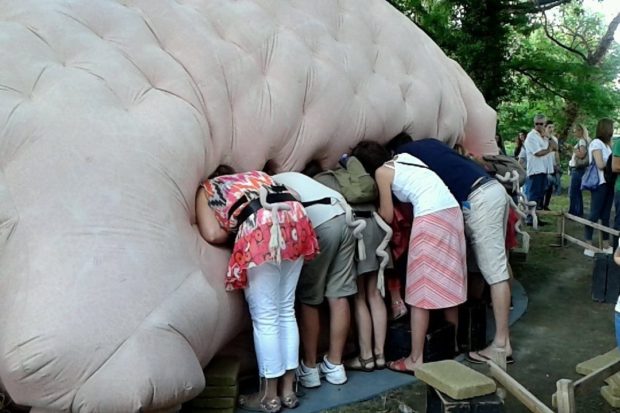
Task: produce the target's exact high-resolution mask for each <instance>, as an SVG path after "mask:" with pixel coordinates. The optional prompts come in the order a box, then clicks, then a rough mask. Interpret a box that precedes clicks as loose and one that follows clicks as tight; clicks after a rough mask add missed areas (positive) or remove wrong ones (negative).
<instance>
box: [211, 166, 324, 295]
mask: <svg viewBox="0 0 620 413" xmlns="http://www.w3.org/2000/svg"><path fill="white" fill-rule="evenodd" d="M272 185H275V183H274V181H273V180H272V179H271V177H270V176H269V175H267V174H266V173H264V172H260V171H251V172H242V173H238V174H233V175H222V176H218V177H215V178H212V179H209V180H206V181H204V182H203V183H202V186H203V188H204V189H205V191H206V193H207V201H208V204H209V207H211V209H212V210H213V211H214V212H215V217H216V219H217V221H218V223H219V224H220V226H221V227H222V228H224V229H225V230H227V231H229V232H230V230H231V228H235V227H236V226H237V217H238V215H239V214H240V213H241V211H243V209H244V208H245V206H246V205H247V204H248V203H249V201H248V202H245V203H243V204H241V205H239V206H238V207H236V209H235V211H233V214H232V216H231V217H230V219H229V217H228V215H229V211H230V209H231V207H232V206H233V205H235V204H236V203H237V201H239V199H241V198H242V197H243V196H244V195H245V196H246V197H247V198H249V199H250V200H252V199H256V198H258V196H259V190H260V188H261V187H263V186H267V187H269V186H272ZM286 204H287V205H289V206H290V209H289V210H279V211H278V212H277V213H278V219H279V221H280V230H281V234H282V241H283V242H282V246H281V249H280V255H281V259H282V260H290V261H293V260H296V259H298V258H299V257H303V258H304V259H306V260H310V259H312V258H314V257H315V256H316V254H318V251H319V244H318V241H317V238H316V234H315V233H314V229H313V228H312V224H311V222H310V220H309V219H308V217H307V216H306V212H305V210H304V208H303V206H302V205H301V204H300V203H299V202H294V201H289V202H286ZM272 224H273V221H272V218H271V212H270V211H268V210H265V209H260V210H258V211H257V212H256V213H255V214H252V215H251V216H250V217H249V218H248V219H246V220H245V221H244V222H243V223H242V224H241V225H240V226H239V230H238V233H237V236H236V238H235V245H234V247H233V251H232V255H231V257H230V261H229V262H228V271H227V273H226V290H228V291H231V290H236V289H240V288H245V287H246V285H247V283H248V279H247V270H248V268H252V267H255V266H258V265H261V264H263V263H265V262H275V261H276V257H275V256H274V254H273V252H272V251H271V250H270V248H269V241H270V237H271V226H272Z"/></svg>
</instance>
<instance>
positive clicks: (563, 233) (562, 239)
mask: <svg viewBox="0 0 620 413" xmlns="http://www.w3.org/2000/svg"><path fill="white" fill-rule="evenodd" d="M565 234H566V216H565V215H564V214H562V225H561V228H560V240H561V242H562V246H565V245H566V243H565V242H564V235H565Z"/></svg>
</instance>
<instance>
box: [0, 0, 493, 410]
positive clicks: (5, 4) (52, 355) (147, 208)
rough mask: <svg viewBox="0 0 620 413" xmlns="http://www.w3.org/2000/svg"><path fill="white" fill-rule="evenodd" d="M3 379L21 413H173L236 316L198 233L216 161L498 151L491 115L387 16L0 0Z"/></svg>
mask: <svg viewBox="0 0 620 413" xmlns="http://www.w3.org/2000/svg"><path fill="white" fill-rule="evenodd" d="M0 51H2V58H1V59H0V292H1V294H2V295H1V297H0V381H1V382H2V384H3V386H4V387H5V388H6V390H7V391H8V392H9V393H10V395H11V396H12V397H13V398H14V399H15V400H16V401H17V402H18V403H21V404H25V405H30V406H35V409H34V410H33V412H37V411H38V412H43V411H45V412H49V411H73V412H78V411H79V412H130V411H157V410H161V411H171V410H174V409H175V407H176V406H178V405H179V404H180V403H182V402H183V401H185V400H188V399H190V398H192V397H194V396H195V395H196V394H198V393H199V392H200V391H201V389H202V387H203V386H204V379H203V376H202V373H201V366H204V365H205V364H206V363H207V362H208V361H209V360H210V359H211V358H212V356H213V355H214V354H215V353H216V352H217V351H218V350H219V349H221V348H222V346H224V345H225V344H226V343H227V342H228V341H229V340H230V339H231V338H233V337H234V336H235V334H236V333H238V332H239V329H240V326H241V324H242V321H243V320H244V319H245V318H246V317H247V316H246V314H245V312H244V310H243V305H242V303H243V299H242V297H241V295H240V294H238V293H226V292H225V291H224V274H225V269H226V262H227V258H228V257H227V253H226V251H225V250H223V249H219V248H215V247H211V246H209V245H207V244H206V243H205V242H204V241H203V240H202V239H201V238H200V236H199V235H198V232H197V230H196V227H195V225H194V221H195V218H194V196H195V192H196V189H197V187H198V184H199V182H200V181H201V179H203V178H204V177H205V176H207V175H208V174H209V173H210V172H211V171H212V170H213V169H214V168H215V167H216V166H217V165H218V164H220V163H229V164H232V165H233V166H235V167H237V168H239V169H253V168H262V166H263V165H264V164H265V162H266V161H267V160H269V159H272V160H273V161H274V162H275V164H276V165H277V167H278V169H280V170H298V169H300V168H301V167H302V166H303V165H304V164H305V163H306V162H307V161H308V160H310V159H312V158H314V159H318V160H320V161H321V162H322V163H323V164H324V165H325V166H330V165H333V164H334V163H335V161H336V160H337V158H338V157H339V155H340V154H341V153H343V152H344V151H346V150H347V149H348V148H349V147H350V146H352V145H354V144H355V143H356V142H358V141H359V140H361V139H364V138H365V139H375V140H378V141H386V140H387V139H389V138H390V137H391V136H393V135H395V134H396V133H398V132H400V131H402V130H406V131H408V132H410V133H412V134H413V135H414V136H416V137H428V136H430V137H436V138H438V139H442V140H444V141H447V142H450V143H454V142H455V141H457V139H464V143H465V146H466V147H468V148H469V149H470V150H471V151H473V152H475V153H494V152H496V150H497V149H496V147H495V144H494V141H493V136H494V128H495V113H494V112H493V110H491V109H490V108H489V107H488V106H487V105H486V104H485V102H484V99H483V97H482V96H481V94H480V93H479V92H478V90H477V89H476V88H475V86H474V84H473V83H472V81H471V80H470V79H469V78H468V77H467V75H466V74H465V73H464V72H463V71H462V70H461V68H460V67H459V66H458V65H457V64H456V63H455V62H453V61H451V60H449V59H448V58H446V56H445V55H444V54H443V53H442V52H441V51H440V50H439V49H438V47H437V46H436V45H435V44H434V43H433V42H432V41H431V40H430V39H429V38H428V37H427V36H426V35H425V34H424V33H423V32H422V31H421V30H420V29H419V28H417V27H416V26H414V25H413V24H412V23H411V22H410V21H409V20H408V19H407V18H406V17H404V16H402V15H400V14H399V13H398V12H397V11H396V10H395V9H393V8H392V7H391V6H389V4H388V3H387V2H386V1H384V0H338V1H336V0H312V1H308V0H280V1H278V0H237V1H232V0H176V1H173V0H157V1H156V0H119V1H112V0H46V1H38V0H0Z"/></svg>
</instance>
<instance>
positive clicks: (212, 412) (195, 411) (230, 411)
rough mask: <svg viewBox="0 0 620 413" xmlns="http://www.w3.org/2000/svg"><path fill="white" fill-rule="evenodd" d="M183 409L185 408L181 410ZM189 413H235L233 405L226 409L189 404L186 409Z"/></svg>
mask: <svg viewBox="0 0 620 413" xmlns="http://www.w3.org/2000/svg"><path fill="white" fill-rule="evenodd" d="M183 411H185V409H184V410H183ZM188 412H189V413H235V408H234V407H229V408H226V409H211V408H209V407H195V406H191V407H189V410H188Z"/></svg>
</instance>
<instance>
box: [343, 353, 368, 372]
mask: <svg viewBox="0 0 620 413" xmlns="http://www.w3.org/2000/svg"><path fill="white" fill-rule="evenodd" d="M344 366H345V367H346V368H348V369H349V370H358V371H366V372H370V371H373V370H374V369H375V358H374V357H372V356H371V357H369V358H367V359H363V358H362V356H357V357H353V358H352V359H350V360H347V361H345V362H344Z"/></svg>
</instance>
